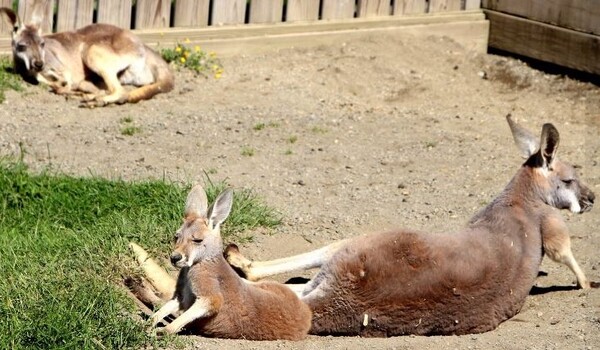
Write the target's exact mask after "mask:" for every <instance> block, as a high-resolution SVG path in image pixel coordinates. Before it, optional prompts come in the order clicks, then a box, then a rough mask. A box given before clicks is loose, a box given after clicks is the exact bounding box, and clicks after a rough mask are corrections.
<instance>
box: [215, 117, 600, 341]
mask: <svg viewBox="0 0 600 350" xmlns="http://www.w3.org/2000/svg"><path fill="white" fill-rule="evenodd" d="M507 119H508V122H509V125H510V127H511V130H512V132H513V136H514V137H515V141H516V143H517V146H518V147H519V148H520V150H521V151H522V153H523V154H524V155H525V156H526V157H527V161H526V162H525V164H524V165H523V166H522V167H521V168H520V169H519V170H518V172H517V174H516V175H515V176H514V177H513V179H512V180H511V182H510V183H509V184H508V185H507V186H506V188H505V189H504V191H503V192H502V193H501V194H500V195H499V196H498V197H497V198H496V199H495V200H494V201H493V202H492V203H490V204H489V205H488V206H487V207H485V208H484V209H482V210H481V211H480V212H479V213H477V214H476V215H475V216H474V217H473V218H472V219H471V220H470V222H469V225H468V226H467V227H466V228H465V229H463V230H462V231H459V232H456V233H443V234H426V233H420V232H413V231H408V230H398V231H393V232H386V233H378V234H373V235H367V236H362V237H358V238H355V239H351V240H349V241H346V242H343V243H342V244H339V243H334V244H332V245H330V246H327V247H324V248H321V249H319V250H316V251H314V252H310V253H305V254H302V255H299V256H295V257H288V258H283V259H278V260H274V261H266V262H258V261H250V260H248V259H246V258H245V257H243V256H242V255H241V254H240V253H239V251H238V250H237V247H229V248H228V249H227V250H226V252H225V255H226V256H227V258H228V261H229V262H230V263H231V264H232V265H233V266H235V267H237V268H238V269H240V270H241V271H243V272H244V273H245V274H247V275H249V276H252V277H253V278H254V279H258V278H262V277H265V276H268V275H271V274H275V273H282V272H288V271H293V270H296V269H299V268H304V266H311V267H315V266H320V267H321V269H320V271H319V272H318V273H317V275H316V276H315V277H314V278H313V279H312V280H311V281H310V282H309V283H307V284H306V286H305V287H304V289H303V290H302V292H301V299H302V300H303V301H305V302H306V303H307V304H308V305H309V306H310V308H311V310H312V311H313V322H312V328H311V333H314V334H339V335H362V336H393V335H402V334H420V335H434V334H441V335H447V334H466V333H479V332H485V331H489V330H492V329H494V328H495V327H496V326H497V325H498V324H499V323H500V322H502V321H504V320H506V319H508V318H510V317H512V316H513V315H515V314H516V313H518V312H519V310H520V308H521V307H522V305H523V303H524V301H525V298H526V296H527V295H528V293H529V291H530V289H531V287H532V286H533V283H534V281H535V278H536V276H537V274H538V269H539V265H540V263H541V259H542V249H544V250H545V252H546V254H547V255H548V256H549V257H550V258H551V259H553V260H555V261H557V262H560V263H563V264H566V265H567V266H568V267H569V268H571V270H572V271H573V272H574V273H575V275H576V277H577V282H578V285H579V286H580V287H582V288H589V287H590V286H591V284H590V282H589V281H588V280H587V278H586V277H585V275H584V273H583V272H582V271H581V269H580V268H579V266H578V264H577V262H576V261H575V259H574V257H573V254H572V252H571V248H570V240H569V233H568V230H567V228H566V224H565V222H564V220H563V218H562V216H561V215H560V213H559V212H558V210H557V209H570V210H571V211H573V212H585V211H588V210H590V209H591V208H592V205H593V202H594V199H595V196H594V194H593V193H592V191H591V190H590V189H589V188H588V187H587V186H585V185H584V184H583V183H582V182H581V181H580V180H579V178H578V177H577V174H576V172H575V170H574V169H573V167H571V166H570V165H569V164H567V163H564V162H562V161H560V160H558V159H557V158H556V151H557V149H558V143H559V135H558V131H557V130H556V128H555V127H554V126H552V125H551V124H545V125H544V127H543V129H542V136H541V141H540V142H538V141H537V140H536V139H535V138H534V137H533V136H532V134H531V133H530V132H528V131H527V130H525V129H523V128H522V127H520V126H518V125H517V124H516V123H515V122H514V121H513V120H512V119H511V118H510V117H508V118H507Z"/></svg>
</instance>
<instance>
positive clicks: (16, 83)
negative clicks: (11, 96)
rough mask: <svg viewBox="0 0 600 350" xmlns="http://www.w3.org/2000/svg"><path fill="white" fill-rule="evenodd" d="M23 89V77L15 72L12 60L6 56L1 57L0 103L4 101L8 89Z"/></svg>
mask: <svg viewBox="0 0 600 350" xmlns="http://www.w3.org/2000/svg"><path fill="white" fill-rule="evenodd" d="M9 89H10V90H15V91H22V90H23V86H22V85H21V77H20V76H19V75H18V74H14V73H13V68H12V60H11V59H10V58H8V57H6V56H2V57H0V103H2V102H4V99H5V98H6V96H5V95H4V92H5V91H6V90H9Z"/></svg>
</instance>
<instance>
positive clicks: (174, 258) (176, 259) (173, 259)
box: [171, 252, 183, 265]
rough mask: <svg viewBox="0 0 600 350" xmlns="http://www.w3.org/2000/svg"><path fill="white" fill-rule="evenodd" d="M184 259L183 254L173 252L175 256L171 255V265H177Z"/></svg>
mask: <svg viewBox="0 0 600 350" xmlns="http://www.w3.org/2000/svg"><path fill="white" fill-rule="evenodd" d="M182 258H183V256H182V255H181V254H179V253H177V252H173V254H171V264H173V265H175V264H177V263H178V262H179V261H180V260H181V259H182Z"/></svg>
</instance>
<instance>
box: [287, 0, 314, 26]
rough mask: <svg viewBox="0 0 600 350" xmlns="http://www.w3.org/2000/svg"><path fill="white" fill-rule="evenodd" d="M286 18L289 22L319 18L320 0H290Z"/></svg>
mask: <svg viewBox="0 0 600 350" xmlns="http://www.w3.org/2000/svg"><path fill="white" fill-rule="evenodd" d="M285 18H286V20H287V21H288V22H296V21H314V20H317V19H319V0H288V2H287V7H286V12H285Z"/></svg>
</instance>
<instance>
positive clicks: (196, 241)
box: [192, 238, 204, 243]
mask: <svg viewBox="0 0 600 350" xmlns="http://www.w3.org/2000/svg"><path fill="white" fill-rule="evenodd" d="M202 241H204V240H203V239H199V238H192V242H194V243H202Z"/></svg>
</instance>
